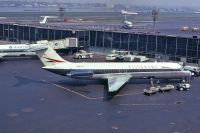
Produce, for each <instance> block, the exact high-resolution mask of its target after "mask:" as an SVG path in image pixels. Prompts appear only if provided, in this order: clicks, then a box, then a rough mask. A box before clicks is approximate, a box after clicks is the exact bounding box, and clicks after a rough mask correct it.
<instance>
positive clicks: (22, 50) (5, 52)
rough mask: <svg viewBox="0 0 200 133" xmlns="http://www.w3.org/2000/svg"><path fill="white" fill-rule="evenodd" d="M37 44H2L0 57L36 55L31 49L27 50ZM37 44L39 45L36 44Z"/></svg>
mask: <svg viewBox="0 0 200 133" xmlns="http://www.w3.org/2000/svg"><path fill="white" fill-rule="evenodd" d="M36 45H37V44H4V45H0V59H1V60H2V59H3V58H4V57H15V56H16V57H19V56H36V53H35V52H33V51H31V52H30V51H28V50H29V49H30V48H31V47H32V46H36ZM38 46H39V45H38Z"/></svg>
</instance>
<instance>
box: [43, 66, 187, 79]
mask: <svg viewBox="0 0 200 133" xmlns="http://www.w3.org/2000/svg"><path fill="white" fill-rule="evenodd" d="M43 68H44V69H46V70H48V71H51V72H53V73H56V74H59V75H63V76H69V77H72V78H87V79H88V78H89V79H104V78H107V77H108V76H111V75H114V76H117V75H119V76H120V75H121V74H123V75H124V74H127V75H129V76H131V77H132V78H167V79H179V78H186V77H190V76H191V73H190V72H189V71H183V70H182V67H181V66H180V65H179V64H177V63H158V62H153V63H152V62H148V63H65V62H64V63H59V64H56V65H53V66H45V67H43Z"/></svg>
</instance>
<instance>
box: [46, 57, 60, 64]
mask: <svg viewBox="0 0 200 133" xmlns="http://www.w3.org/2000/svg"><path fill="white" fill-rule="evenodd" d="M43 58H45V59H47V60H48V61H47V62H57V63H58V62H64V60H57V59H51V58H48V57H43Z"/></svg>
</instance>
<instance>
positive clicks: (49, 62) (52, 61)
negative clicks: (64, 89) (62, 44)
mask: <svg viewBox="0 0 200 133" xmlns="http://www.w3.org/2000/svg"><path fill="white" fill-rule="evenodd" d="M35 52H36V54H37V56H38V57H39V59H40V60H41V61H42V63H43V64H44V66H53V65H56V64H57V63H63V62H65V63H67V62H68V61H66V60H64V59H63V58H62V57H60V55H58V54H57V53H56V52H55V51H54V50H53V49H52V48H51V47H50V46H47V45H45V46H43V47H41V48H40V49H37V50H36V51H35Z"/></svg>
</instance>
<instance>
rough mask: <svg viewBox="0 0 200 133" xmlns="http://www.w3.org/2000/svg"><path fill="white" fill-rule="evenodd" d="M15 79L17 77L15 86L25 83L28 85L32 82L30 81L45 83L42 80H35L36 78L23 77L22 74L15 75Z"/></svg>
mask: <svg viewBox="0 0 200 133" xmlns="http://www.w3.org/2000/svg"><path fill="white" fill-rule="evenodd" d="M14 77H15V79H17V81H18V82H17V83H16V84H15V85H14V87H19V86H23V85H27V84H30V83H40V84H41V83H43V84H44V82H42V81H40V80H35V79H30V78H27V77H22V76H17V75H15V76H14Z"/></svg>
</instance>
